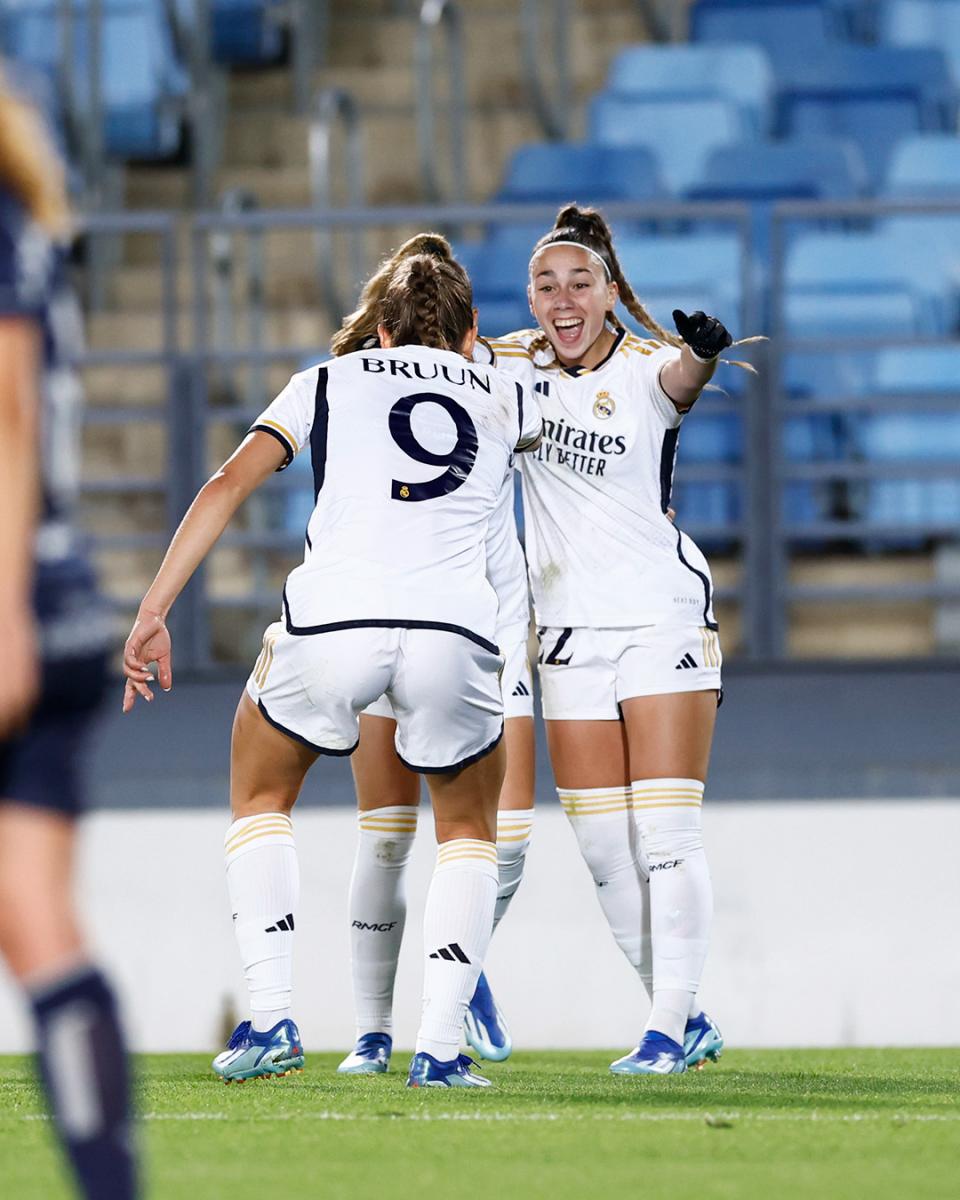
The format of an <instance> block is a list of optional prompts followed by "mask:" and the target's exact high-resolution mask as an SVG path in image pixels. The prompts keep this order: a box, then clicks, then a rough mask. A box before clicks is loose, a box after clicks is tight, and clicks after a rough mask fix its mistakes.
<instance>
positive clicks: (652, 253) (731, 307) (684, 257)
mask: <svg viewBox="0 0 960 1200" xmlns="http://www.w3.org/2000/svg"><path fill="white" fill-rule="evenodd" d="M617 256H618V258H619V259H620V266H621V267H622V268H623V273H624V275H625V276H626V278H627V279H628V280H629V282H630V284H631V286H632V287H633V289H634V291H635V292H636V293H637V294H638V295H639V296H640V297H641V298H643V297H646V296H648V295H649V294H650V293H651V292H654V291H658V290H669V289H670V288H673V290H674V292H675V293H676V294H677V296H678V299H677V303H676V304H674V305H672V308H683V304H681V303H680V299H682V298H685V296H683V295H681V294H682V293H683V294H687V295H689V296H690V297H691V298H692V299H695V298H696V296H697V294H700V295H701V296H702V301H701V302H700V303H696V304H694V308H700V309H703V310H704V311H707V308H706V305H707V304H708V303H709V302H710V301H708V297H709V298H711V299H712V301H713V303H714V306H715V307H714V308H713V311H715V312H716V314H717V316H722V317H723V318H724V321H725V322H726V323H728V324H730V325H731V326H732V327H734V328H736V326H737V324H738V323H739V320H740V306H741V303H742V286H741V281H742V270H743V261H742V256H743V250H742V247H741V243H740V238H739V237H738V236H737V235H736V234H735V233H705V234H701V233H693V234H680V235H676V236H665V237H639V236H622V237H620V238H619V239H618V240H617ZM686 311H689V310H686ZM668 317H669V314H668ZM670 327H671V329H672V328H673V325H672V323H671V325H670Z"/></svg>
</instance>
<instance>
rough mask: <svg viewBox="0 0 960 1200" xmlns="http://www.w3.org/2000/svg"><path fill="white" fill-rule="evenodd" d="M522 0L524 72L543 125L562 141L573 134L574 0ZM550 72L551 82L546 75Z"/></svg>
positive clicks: (548, 134) (535, 109)
mask: <svg viewBox="0 0 960 1200" xmlns="http://www.w3.org/2000/svg"><path fill="white" fill-rule="evenodd" d="M546 2H547V19H546V22H544V20H543V0H523V4H522V7H521V10H520V23H521V37H522V42H521V45H522V50H523V75H524V80H525V82H526V84H527V87H528V89H529V91H530V98H531V103H532V104H533V109H534V112H535V113H536V114H537V119H538V120H539V122H540V127H541V129H542V130H543V132H544V133H545V134H546V135H547V137H548V138H551V139H552V140H553V141H562V140H563V139H564V138H566V137H568V136H569V134H570V107H571V103H572V98H571V91H572V87H571V81H570V32H571V31H570V24H571V20H572V17H573V4H572V3H571V0H546ZM545 74H546V75H547V76H549V78H550V80H551V82H550V83H549V84H548V83H547V81H546V79H545V78H544V75H545Z"/></svg>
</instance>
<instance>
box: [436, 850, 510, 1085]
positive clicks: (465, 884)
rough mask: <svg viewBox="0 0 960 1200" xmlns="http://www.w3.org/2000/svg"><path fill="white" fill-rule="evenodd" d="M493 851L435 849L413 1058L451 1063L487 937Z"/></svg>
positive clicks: (493, 890) (491, 907)
mask: <svg viewBox="0 0 960 1200" xmlns="http://www.w3.org/2000/svg"><path fill="white" fill-rule="evenodd" d="M497 884H498V877H497V848H496V846H494V844H493V843H492V842H482V841H479V840H476V839H474V838H455V839H454V840H453V841H452V842H444V843H443V845H442V846H440V847H438V849H437V865H436V867H435V868H434V871H433V879H432V880H431V882H430V891H429V892H428V893H427V907H426V910H425V912H424V914H423V943H424V945H423V948H424V954H425V956H426V957H425V967H424V972H423V1015H422V1017H421V1021H420V1032H419V1033H418V1034H417V1047H416V1048H417V1053H419V1052H420V1051H422V1050H425V1051H426V1052H427V1054H432V1055H433V1057H434V1058H436V1059H439V1060H440V1061H441V1062H448V1061H449V1060H450V1059H452V1058H456V1056H457V1053H458V1051H459V1048H460V1032H461V1030H462V1029H463V1018H464V1014H465V1013H466V1011H467V1004H468V1003H469V1001H470V997H471V996H472V995H473V993H474V991H475V990H476V987H477V979H478V978H479V975H480V972H481V970H482V969H483V960H484V957H485V955H486V953H487V947H488V946H489V944H490V937H491V934H492V933H493V910H494V906H495V905H496V902H497Z"/></svg>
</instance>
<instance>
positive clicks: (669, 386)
mask: <svg viewBox="0 0 960 1200" xmlns="http://www.w3.org/2000/svg"><path fill="white" fill-rule="evenodd" d="M673 321H674V324H675V325H676V327H677V332H678V333H679V334H680V336H681V337H682V338H683V341H684V345H683V347H682V349H681V350H680V357H679V358H675V359H673V360H672V361H671V362H668V363H664V365H663V366H662V367H661V368H660V386H661V387H662V388H663V390H664V391H665V392H666V393H667V395H668V396H669V397H670V399H671V400H672V401H673V403H674V404H675V405H676V408H677V411H678V412H686V411H687V409H688V408H690V407H691V406H692V405H693V404H694V403H695V401H696V399H697V397H698V396H699V395H700V393H701V392H702V391H703V389H704V388H705V387H706V385H707V384H708V383H709V382H710V380H711V379H712V378H713V373H714V371H715V370H716V369H717V356H718V355H719V353H720V351H721V350H726V348H727V347H728V346H730V345H732V344H733V338H732V337H731V336H730V334H729V333H728V332H727V330H726V328H725V327H724V326H723V325H722V324H721V322H720V321H718V320H717V318H716V317H708V316H707V315H706V314H705V313H702V312H695V313H691V314H690V316H689V317H688V316H687V314H686V313H684V312H682V311H681V310H680V309H679V308H677V309H674V312H673Z"/></svg>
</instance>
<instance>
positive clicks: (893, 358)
mask: <svg viewBox="0 0 960 1200" xmlns="http://www.w3.org/2000/svg"><path fill="white" fill-rule="evenodd" d="M873 385H874V388H875V390H876V391H878V392H884V393H895V394H902V395H909V394H917V393H921V392H947V393H949V392H956V393H957V394H958V397H960V348H958V347H957V346H904V347H902V348H900V349H898V350H882V351H881V352H880V353H879V354H878V355H877V359H876V365H875V368H874V372H873Z"/></svg>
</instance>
